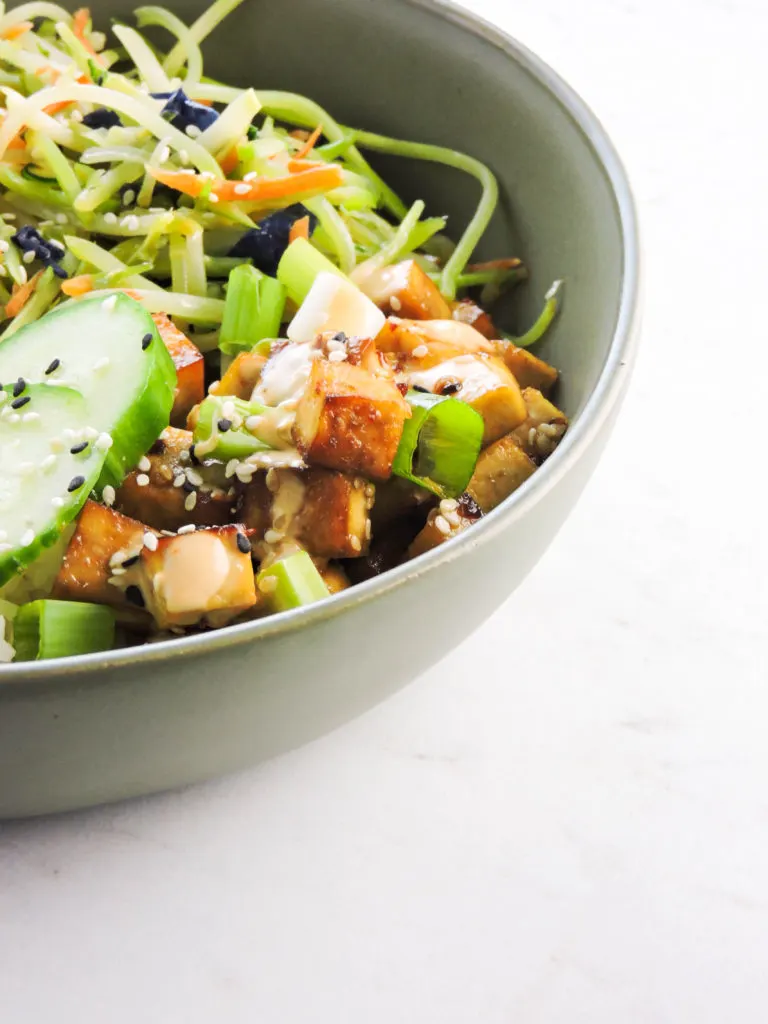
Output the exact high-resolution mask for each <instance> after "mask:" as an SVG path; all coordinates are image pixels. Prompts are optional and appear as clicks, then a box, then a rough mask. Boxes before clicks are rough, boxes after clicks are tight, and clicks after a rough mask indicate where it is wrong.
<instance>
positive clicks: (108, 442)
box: [93, 433, 114, 452]
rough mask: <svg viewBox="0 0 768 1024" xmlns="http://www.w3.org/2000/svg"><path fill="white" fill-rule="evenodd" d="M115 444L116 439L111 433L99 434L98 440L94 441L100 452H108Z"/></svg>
mask: <svg viewBox="0 0 768 1024" xmlns="http://www.w3.org/2000/svg"><path fill="white" fill-rule="evenodd" d="M113 444H114V441H113V440H112V438H111V437H110V435H109V434H103V433H102V434H99V436H98V437H97V438H96V440H95V441H94V442H93V446H94V448H97V449H98V450H99V451H100V452H108V451H109V449H110V448H111V447H112V445H113Z"/></svg>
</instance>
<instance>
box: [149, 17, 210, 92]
mask: <svg viewBox="0 0 768 1024" xmlns="http://www.w3.org/2000/svg"><path fill="white" fill-rule="evenodd" d="M134 13H135V14H136V24H137V25H138V26H139V28H146V27H148V26H151V25H156V26H157V27H158V28H164V29H165V30H166V31H168V32H170V33H171V34H172V35H174V36H176V39H177V40H178V45H179V46H180V47H181V48H182V51H183V64H186V68H187V71H186V74H185V76H184V83H185V85H189V84H190V83H191V82H199V81H200V79H201V78H202V77H203V55H202V53H201V52H200V47H199V46H198V44H197V42H196V41H195V38H194V36H193V35H192V32H191V31H190V29H189V28H188V27H187V26H186V25H185V24H184V22H183V21H182V20H181V18H177V17H176V15H175V14H173V13H172V12H171V11H168V10H166V9H165V7H137V9H136V11H135V12H134ZM165 70H166V72H167V68H166V69H165Z"/></svg>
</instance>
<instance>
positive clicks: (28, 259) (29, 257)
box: [21, 249, 35, 263]
mask: <svg viewBox="0 0 768 1024" xmlns="http://www.w3.org/2000/svg"><path fill="white" fill-rule="evenodd" d="M21 258H22V259H23V260H24V262H25V263H34V262H35V252H34V250H32V249H30V251H29V252H25V253H24V255H23V256H22V257H21Z"/></svg>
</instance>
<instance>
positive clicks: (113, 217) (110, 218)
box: [104, 210, 117, 224]
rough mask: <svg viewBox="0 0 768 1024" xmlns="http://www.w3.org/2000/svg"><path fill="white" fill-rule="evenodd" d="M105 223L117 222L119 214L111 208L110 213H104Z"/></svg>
mask: <svg viewBox="0 0 768 1024" xmlns="http://www.w3.org/2000/svg"><path fill="white" fill-rule="evenodd" d="M104 223H105V224H117V214H116V213H112V211H111V210H110V212H109V213H105V214H104Z"/></svg>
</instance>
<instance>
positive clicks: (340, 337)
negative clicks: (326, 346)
mask: <svg viewBox="0 0 768 1024" xmlns="http://www.w3.org/2000/svg"><path fill="white" fill-rule="evenodd" d="M331 340H332V341H343V342H346V341H347V336H346V334H345V333H344V331H337V332H336V334H334V336H333V338H332V339H331Z"/></svg>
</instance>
